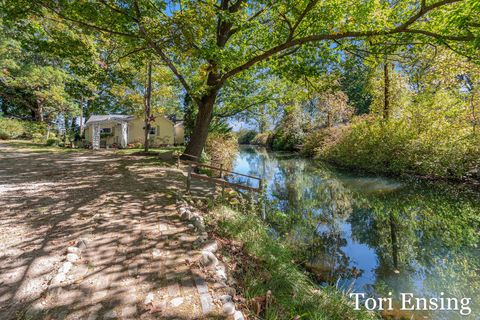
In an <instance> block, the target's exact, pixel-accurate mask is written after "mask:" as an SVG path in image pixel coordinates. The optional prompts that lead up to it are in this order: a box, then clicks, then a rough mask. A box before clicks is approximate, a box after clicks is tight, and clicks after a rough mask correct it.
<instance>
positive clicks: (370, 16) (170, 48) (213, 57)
mask: <svg viewBox="0 0 480 320" xmlns="http://www.w3.org/2000/svg"><path fill="white" fill-rule="evenodd" d="M476 5H477V1H475V0H463V1H462V0H439V1H436V2H431V1H425V0H421V1H419V2H410V1H401V2H397V3H395V4H392V5H390V4H387V3H384V2H377V1H367V2H364V3H361V4H360V3H358V4H356V5H355V6H351V5H350V3H349V2H344V1H342V0H328V1H318V0H304V1H298V2H296V3H292V2H290V1H269V0H265V1H248V0H235V1H233V0H221V1H179V2H174V1H150V0H148V1H147V0H145V1H144V0H133V1H132V2H124V1H115V0H111V1H110V0H98V1H89V2H76V1H73V2H72V1H60V2H53V1H36V2H34V3H33V4H32V3H31V2H30V1H26V0H23V1H15V2H14V3H13V4H12V3H8V5H7V8H6V9H8V10H10V11H12V9H13V11H14V12H18V11H19V10H20V11H21V10H22V8H27V10H28V12H30V13H33V14H36V15H39V14H40V15H51V14H53V15H54V16H55V17H56V18H59V19H62V21H63V22H64V23H65V24H66V25H71V24H75V26H76V28H82V29H83V30H84V31H86V30H89V31H91V32H94V33H107V34H109V35H111V36H117V37H122V38H123V39H125V43H126V44H127V45H130V46H132V47H134V49H133V50H141V49H142V48H145V47H148V48H150V49H151V50H153V51H154V52H155V54H156V55H157V56H158V57H159V58H161V59H162V60H163V62H164V63H165V64H166V65H167V66H168V67H169V68H170V70H171V71H172V73H173V74H175V76H176V77H177V78H178V80H179V82H180V83H181V84H182V86H183V88H184V90H185V91H186V92H187V93H188V94H189V95H190V96H191V97H192V100H193V102H194V103H195V105H196V106H197V108H198V113H197V116H196V120H195V127H194V134H193V135H192V137H191V139H190V141H189V143H188V145H187V147H186V150H185V152H186V153H188V154H193V155H197V156H198V155H200V153H201V151H202V149H203V146H204V144H205V140H206V138H207V135H208V128H209V124H210V122H211V121H212V119H213V115H214V107H215V104H216V100H217V97H218V95H219V93H220V92H221V91H222V89H224V88H225V87H227V86H229V85H230V83H231V82H232V81H233V79H235V78H238V77H241V76H242V74H243V73H244V71H246V70H249V69H253V68H256V67H260V68H261V67H264V68H265V67H271V68H274V67H275V66H278V65H280V64H281V63H282V58H284V57H286V56H289V55H290V56H295V57H298V59H302V57H309V58H310V59H313V58H315V60H319V59H320V60H321V59H322V55H323V52H325V51H329V50H330V49H331V44H332V41H358V40H360V41H363V40H365V39H371V38H376V39H378V38H388V39H390V40H398V41H401V42H404V43H405V42H407V43H411V42H413V41H415V42H422V43H425V42H427V41H430V39H433V41H437V42H443V43H447V44H449V45H450V46H454V45H455V44H454V42H464V43H468V42H471V43H473V42H474V40H475V38H476V37H478V33H479V24H478V21H477V20H476V19H477V18H476V17H475V16H474V15H472V14H471V12H476V10H477V9H478V8H476V7H475V6H476ZM462 49H464V50H468V48H466V47H465V46H464V48H462ZM312 57H313V58H312Z"/></svg>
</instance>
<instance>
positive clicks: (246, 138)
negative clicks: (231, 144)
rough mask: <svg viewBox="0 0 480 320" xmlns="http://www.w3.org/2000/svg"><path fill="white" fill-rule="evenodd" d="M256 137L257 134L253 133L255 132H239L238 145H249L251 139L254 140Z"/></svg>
mask: <svg viewBox="0 0 480 320" xmlns="http://www.w3.org/2000/svg"><path fill="white" fill-rule="evenodd" d="M256 135H257V133H256V132H255V130H244V131H241V132H239V134H238V143H239V144H250V143H251V142H252V140H253V138H255V136H256Z"/></svg>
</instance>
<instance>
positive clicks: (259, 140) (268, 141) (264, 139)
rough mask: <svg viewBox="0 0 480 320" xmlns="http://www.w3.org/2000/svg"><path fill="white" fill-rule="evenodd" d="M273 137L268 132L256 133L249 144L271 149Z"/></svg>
mask: <svg viewBox="0 0 480 320" xmlns="http://www.w3.org/2000/svg"><path fill="white" fill-rule="evenodd" d="M272 138H273V135H272V133H270V132H263V133H258V134H257V135H256V136H255V137H254V138H253V139H252V141H251V142H250V144H254V145H258V146H264V147H271V145H272Z"/></svg>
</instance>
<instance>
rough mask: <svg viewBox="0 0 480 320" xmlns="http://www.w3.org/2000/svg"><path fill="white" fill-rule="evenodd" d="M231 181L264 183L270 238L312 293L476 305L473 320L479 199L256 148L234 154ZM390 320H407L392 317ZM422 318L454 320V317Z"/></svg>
mask: <svg viewBox="0 0 480 320" xmlns="http://www.w3.org/2000/svg"><path fill="white" fill-rule="evenodd" d="M234 171H237V172H243V173H246V174H252V175H261V176H262V177H264V179H265V180H266V182H267V198H268V202H269V203H268V215H267V221H268V223H269V225H270V226H271V227H272V236H275V237H279V238H282V239H283V240H284V241H285V242H286V243H288V244H289V245H290V246H291V247H292V248H294V250H296V252H297V257H298V261H299V263H301V264H302V265H303V266H304V267H305V268H306V269H308V270H309V271H311V272H312V274H313V275H314V276H315V277H316V278H317V280H318V281H319V283H325V282H329V283H336V284H338V285H340V286H341V287H342V288H345V289H349V288H351V289H353V290H354V291H356V292H367V293H369V294H370V295H371V296H383V297H387V296H388V293H389V292H392V293H393V295H394V296H398V295H399V293H401V292H404V293H406V292H411V293H414V294H415V296H419V297H438V296H439V295H440V293H441V292H445V295H452V296H457V297H464V296H466V297H470V298H473V300H474V301H473V302H472V303H471V304H470V306H471V307H472V308H474V309H475V310H474V311H473V314H475V316H473V314H472V315H470V317H472V319H475V318H477V317H478V316H479V314H480V313H479V309H478V298H479V297H480V252H479V248H478V245H479V242H480V241H479V230H480V228H479V227H480V201H479V200H480V196H479V195H478V194H475V193H474V192H469V191H461V190H460V189H459V188H457V187H451V186H450V187H449V186H438V184H437V186H433V185H432V184H427V183H419V182H410V181H409V182H404V181H398V180H394V179H387V178H383V177H369V176H358V175H352V174H346V173H340V172H337V171H335V170H333V169H332V168H330V167H327V166H325V165H322V164H320V163H318V162H313V161H310V160H306V159H302V158H299V157H296V156H294V155H291V154H280V153H269V152H267V151H266V150H264V149H263V150H262V149H255V148H243V149H242V150H241V153H240V155H239V157H238V159H237V161H236V164H235V169H234ZM395 300H396V299H394V301H395ZM397 307H398V306H397ZM385 315H386V316H387V314H385ZM424 315H425V314H420V313H416V314H414V316H415V317H418V316H422V317H423V316H424ZM390 316H393V317H397V318H400V317H402V316H404V317H408V318H410V314H406V313H399V312H396V313H391V314H390ZM427 317H428V318H432V319H455V318H457V317H458V318H460V316H459V314H458V311H457V312H444V311H442V312H437V313H430V314H428V315H427ZM467 318H468V317H467Z"/></svg>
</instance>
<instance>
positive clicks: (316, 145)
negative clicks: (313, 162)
mask: <svg viewBox="0 0 480 320" xmlns="http://www.w3.org/2000/svg"><path fill="white" fill-rule="evenodd" d="M347 131H348V127H347V126H344V125H342V126H339V127H332V128H322V129H318V130H314V131H312V132H309V133H308V134H307V135H306V136H305V141H304V143H303V146H302V152H303V153H304V154H306V155H308V156H315V155H318V154H324V153H326V152H327V150H328V149H329V148H331V147H333V146H335V145H336V144H337V143H338V142H339V141H340V140H341V138H342V136H343V135H344V134H345V133H346V132H347Z"/></svg>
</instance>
